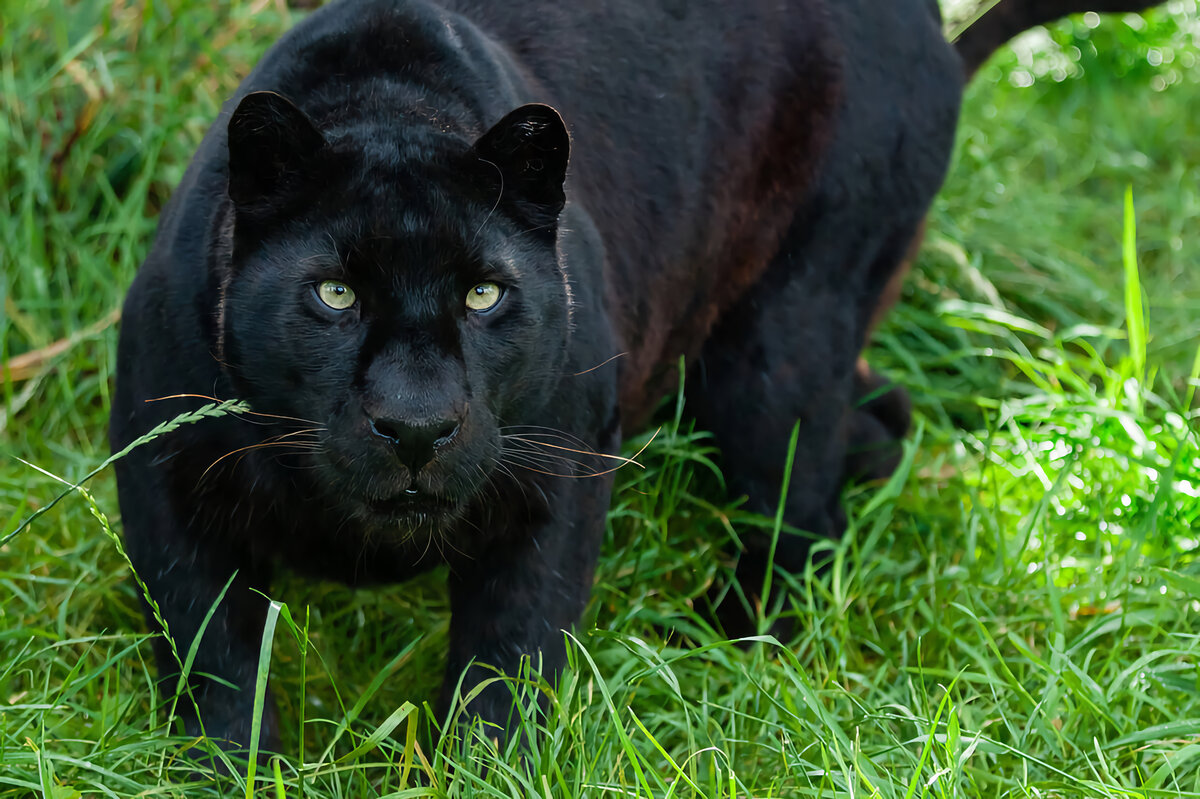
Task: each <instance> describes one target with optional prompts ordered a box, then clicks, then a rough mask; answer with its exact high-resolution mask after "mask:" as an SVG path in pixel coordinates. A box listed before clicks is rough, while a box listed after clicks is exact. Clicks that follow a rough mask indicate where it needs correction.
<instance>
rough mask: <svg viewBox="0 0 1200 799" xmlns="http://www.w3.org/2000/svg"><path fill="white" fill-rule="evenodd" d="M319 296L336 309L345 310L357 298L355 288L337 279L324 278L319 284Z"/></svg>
mask: <svg viewBox="0 0 1200 799" xmlns="http://www.w3.org/2000/svg"><path fill="white" fill-rule="evenodd" d="M317 297H319V298H320V300H321V302H323V303H325V304H326V305H328V306H329V307H330V308H332V309H333V310H335V311H344V310H346V309H347V308H349V307H350V306H352V305H354V302H355V300H356V299H357V298H356V297H355V296H354V289H352V288H350V287H349V286H347V285H346V284H345V283H339V282H338V281H336V280H322V281H321V282H320V283H318V284H317Z"/></svg>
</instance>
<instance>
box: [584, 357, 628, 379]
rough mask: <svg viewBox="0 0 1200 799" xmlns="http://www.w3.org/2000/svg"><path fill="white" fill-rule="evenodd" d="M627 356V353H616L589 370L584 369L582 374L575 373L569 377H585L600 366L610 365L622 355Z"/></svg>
mask: <svg viewBox="0 0 1200 799" xmlns="http://www.w3.org/2000/svg"><path fill="white" fill-rule="evenodd" d="M628 354H629V353H628V352H618V353H617V354H616V355H614V356H612V357H611V358H608V359H606V360H603V361H601V362H600V363H598V364H596V365H595V366H593V367H592V368H591V369H584V370H583V371H582V372H576V373H575V374H573V375H571V377H579V376H580V375H586V374H587V373H588V372H594V371H596V370H597V369H599V368H600V367H601V366H605V365H606V364H609V363H612V362H613V361H615V360H616V359H617V358H620V357H622V356H624V355H628Z"/></svg>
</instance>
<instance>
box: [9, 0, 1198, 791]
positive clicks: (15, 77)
mask: <svg viewBox="0 0 1200 799" xmlns="http://www.w3.org/2000/svg"><path fill="white" fill-rule="evenodd" d="M287 17H288V12H286V10H285V9H283V7H282V5H281V4H279V3H272V2H267V1H266V0H260V1H258V2H231V1H223V2H208V3H200V2H184V0H175V1H174V2H154V1H153V0H151V1H150V2H144V3H131V2H116V3H113V2H111V0H106V1H105V2H98V1H96V0H80V1H79V2H71V3H69V4H66V3H62V2H55V1H54V0H43V2H39V3H37V4H29V5H27V4H24V3H17V2H16V1H15V0H0V94H2V100H0V106H2V111H0V144H2V146H0V186H2V187H3V191H0V203H3V205H2V206H0V259H2V263H3V270H2V271H0V280H2V281H3V282H2V283H0V295H2V296H0V301H2V310H0V328H2V330H3V336H2V337H0V342H2V343H0V358H2V359H3V360H4V361H5V362H8V363H10V365H11V366H12V367H13V372H12V375H11V377H12V379H4V380H3V382H2V383H0V386H2V391H3V405H2V407H0V431H2V435H3V440H2V443H0V447H2V448H3V454H4V457H3V458H0V518H3V519H4V521H5V525H4V527H3V528H2V529H3V532H0V536H4V535H6V534H7V533H8V532H9V531H11V530H13V529H14V528H15V527H16V525H17V524H18V523H19V522H20V520H22V519H24V518H26V517H27V516H28V515H29V514H30V513H31V512H32V511H34V510H35V509H36V508H39V507H44V506H45V505H46V504H48V502H49V501H50V500H51V499H53V498H54V497H55V496H56V495H57V494H58V493H59V492H60V491H61V490H62V488H63V486H62V485H61V483H60V482H59V481H58V480H56V479H54V478H53V477H51V476H48V475H47V474H45V473H43V472H42V471H39V470H38V469H35V468H32V467H30V466H28V465H26V462H28V463H32V464H37V466H39V467H41V468H42V469H44V470H46V472H49V473H51V474H53V475H57V476H58V477H59V478H61V479H63V480H66V481H69V482H70V481H75V480H78V479H79V478H81V477H83V476H84V475H86V474H87V473H89V472H90V471H91V470H92V469H94V468H95V467H96V466H97V465H99V464H100V463H101V462H102V461H103V460H104V459H105V458H106V457H107V454H108V453H107V444H106V438H105V429H106V409H107V406H108V392H109V388H110V384H111V378H112V370H113V365H114V350H115V327H114V326H113V324H112V316H111V313H112V312H113V311H114V310H115V309H116V308H117V307H119V303H120V299H121V297H122V293H123V291H124V288H125V287H126V286H127V285H128V284H129V282H130V280H131V278H132V276H133V274H134V272H135V270H136V268H137V265H138V263H139V262H140V260H141V258H142V256H143V255H144V253H145V251H146V248H147V246H148V244H149V241H150V239H151V236H152V233H153V227H154V220H155V218H156V214H157V212H158V210H159V209H160V208H161V206H162V204H163V202H164V201H165V199H166V198H167V197H168V196H169V193H170V191H171V188H172V186H173V185H174V184H175V182H176V181H177V180H178V179H179V177H180V175H181V173H182V170H183V167H184V165H185V164H186V163H187V160H188V158H189V157H190V155H191V152H192V150H193V148H194V147H195V144H196V142H197V141H198V140H199V137H200V136H201V135H202V133H203V131H204V129H205V128H206V127H207V125H208V124H209V121H210V120H211V119H212V117H213V116H214V114H215V112H216V110H217V107H218V105H219V103H220V101H221V100H222V98H223V97H225V96H226V94H227V93H228V92H229V91H230V90H231V89H232V87H233V86H234V85H235V84H236V82H237V79H238V77H239V76H241V75H244V74H245V73H246V71H247V70H248V69H249V67H250V66H251V65H252V64H253V62H254V60H255V58H256V56H257V55H258V54H259V53H260V52H261V51H262V49H263V48H264V47H265V46H266V45H267V44H268V43H269V42H270V41H271V39H272V37H273V36H275V35H277V33H278V32H279V31H280V30H282V29H284V28H285V27H286V26H287V25H288V19H287ZM1198 36H1200V12H1198V10H1197V5H1196V2H1195V0H1174V1H1173V2H1172V3H1170V4H1169V6H1168V7H1167V8H1166V9H1161V10H1157V11H1155V12H1153V13H1148V14H1146V15H1145V16H1144V17H1127V18H1124V19H1108V20H1105V21H1103V22H1101V23H1100V24H1099V25H1098V26H1096V27H1091V23H1090V22H1084V21H1082V20H1077V21H1075V22H1072V23H1064V24H1061V25H1058V26H1055V27H1054V28H1053V29H1051V30H1050V31H1048V32H1042V33H1040V34H1035V35H1034V36H1033V37H1026V38H1024V39H1022V41H1021V42H1020V43H1018V45H1019V46H1018V47H1017V48H1016V50H1015V51H1012V50H1010V51H1006V52H1005V53H1003V54H1001V55H1000V56H998V57H997V59H996V60H995V61H994V62H993V63H992V64H991V65H989V66H987V67H986V68H985V69H984V70H983V72H982V73H981V74H980V76H979V77H978V79H977V81H976V82H975V84H974V86H973V87H972V90H971V92H970V96H969V98H968V100H967V103H966V107H965V109H964V115H963V122H962V127H961V133H960V137H959V146H958V149H957V153H956V159H955V165H954V168H953V171H952V174H951V176H950V179H949V181H948V184H947V186H946V189H945V190H944V192H943V193H942V195H941V196H940V197H939V198H938V200H937V202H936V204H935V207H934V209H933V212H932V216H931V224H930V235H929V238H928V242H927V245H926V248H925V250H924V252H923V254H922V257H921V261H920V264H919V265H918V268H917V270H916V272H915V273H914V275H913V278H912V279H911V280H910V281H909V284H908V287H907V288H906V290H905V302H904V304H903V305H902V306H901V307H900V308H899V309H898V310H897V312H896V313H895V314H893V316H892V318H891V320H890V321H889V322H888V323H887V325H886V326H885V327H884V329H883V330H882V331H881V332H880V335H879V336H878V341H877V343H876V345H875V346H874V347H873V348H872V351H871V358H872V360H873V361H874V362H875V363H876V364H877V365H879V366H880V367H882V368H883V369H885V370H886V371H887V372H889V373H890V374H892V375H893V376H895V377H896V378H897V379H898V380H900V381H902V382H903V383H905V384H907V385H909V386H910V387H911V389H912V393H913V396H914V398H915V400H916V413H917V415H916V429H915V431H914V433H913V435H912V437H911V439H912V441H911V446H910V447H909V449H908V450H907V452H906V458H905V461H904V464H903V466H902V468H901V471H900V472H899V473H898V474H897V475H896V477H895V478H894V479H893V480H892V481H891V482H889V483H888V484H887V485H886V486H882V487H878V486H876V487H869V488H858V489H852V490H851V491H849V492H848V494H847V497H846V503H847V508H848V510H849V515H850V518H851V529H850V531H849V533H848V534H847V536H846V538H845V539H844V540H843V541H841V542H839V543H837V544H833V545H831V554H832V556H833V560H832V565H831V566H830V567H829V568H828V569H827V570H825V571H822V572H821V573H819V574H813V573H809V574H802V575H789V576H784V575H776V577H775V580H776V583H775V587H774V590H773V592H772V595H773V596H774V597H775V598H776V599H777V604H774V605H772V606H771V607H769V608H767V609H766V619H765V621H770V620H771V619H773V618H775V617H776V616H777V615H778V614H788V615H791V616H794V617H795V618H796V619H797V620H798V622H799V623H798V624H797V625H796V630H797V631H796V633H795V634H794V635H793V636H792V637H791V638H790V639H789V640H786V641H778V642H777V641H774V640H771V639H763V640H762V641H760V642H758V643H755V644H753V645H751V646H745V647H738V646H734V645H732V644H729V643H727V642H724V641H723V640H722V639H721V637H720V636H719V635H718V634H716V633H715V632H714V631H712V630H711V629H710V628H709V627H708V625H707V624H706V622H705V620H704V616H703V614H701V613H698V612H697V606H698V605H699V601H700V598H701V597H702V596H703V594H704V591H705V589H706V588H707V586H708V585H709V584H710V582H711V581H712V579H713V578H714V576H715V575H716V574H717V573H718V571H719V570H722V569H726V568H728V563H727V562H725V561H724V560H723V558H722V555H721V554H720V551H721V548H722V546H723V545H724V544H725V543H726V542H727V541H728V540H729V538H730V537H731V536H736V535H737V534H738V533H739V532H740V531H745V530H747V529H749V528H750V527H751V526H753V525H760V526H762V525H765V526H767V528H768V529H769V528H770V525H771V523H772V520H770V519H766V520H764V519H758V518H752V517H749V516H748V515H747V514H745V513H742V512H740V511H739V510H738V508H737V502H736V498H725V497H724V496H723V494H722V492H721V490H720V486H719V481H718V480H717V479H716V477H715V476H714V472H713V469H712V467H711V460H710V458H711V455H712V452H711V450H710V448H709V444H708V441H707V439H706V437H705V436H704V435H703V433H702V432H700V431H694V430H691V429H690V428H689V427H688V425H687V424H686V422H677V421H676V420H674V419H673V418H671V415H670V413H669V410H668V413H667V416H666V418H665V419H664V429H663V432H662V433H661V434H660V435H659V437H658V439H656V440H655V442H654V443H653V444H652V445H651V446H650V448H649V449H648V450H647V451H646V453H645V454H644V455H643V456H642V460H643V461H644V462H645V464H646V466H647V468H646V469H645V470H644V471H637V470H625V471H623V472H622V477H623V480H622V481H621V485H620V488H619V491H618V492H617V494H616V496H615V498H614V503H613V510H612V514H611V517H610V530H609V537H608V542H607V545H606V550H605V556H604V558H603V561H602V562H601V564H600V568H599V572H598V574H597V578H596V585H595V590H594V592H593V600H592V603H591V605H590V607H589V610H588V616H587V619H586V621H585V624H583V625H581V627H580V629H579V630H577V631H576V633H575V636H574V637H573V638H572V640H571V642H570V654H571V667H570V668H569V669H568V671H567V672H566V674H565V676H564V678H563V679H562V680H561V681H560V683H559V684H558V685H557V686H553V687H552V686H550V685H548V684H546V683H545V682H544V681H543V680H541V679H540V678H539V677H537V675H536V674H535V673H529V674H525V675H521V676H519V677H517V678H514V679H512V680H511V682H510V684H511V685H512V687H513V690H514V691H517V692H544V693H546V694H548V695H549V704H548V708H549V709H548V711H547V714H546V716H545V717H543V718H536V719H533V718H531V719H527V720H526V724H525V727H526V729H530V730H532V729H534V728H537V729H540V730H541V732H540V734H537V735H533V736H531V738H530V741H531V742H526V743H525V744H524V745H517V744H514V746H513V747H511V748H509V749H508V750H507V751H504V752H499V753H497V752H494V751H492V749H491V747H490V746H489V744H488V743H487V742H486V740H482V739H480V738H479V737H478V736H471V735H450V736H446V737H444V738H440V739H439V738H437V737H436V736H435V735H434V733H433V729H434V727H435V726H436V722H437V721H438V720H435V719H433V718H432V717H431V714H430V712H429V710H428V708H427V706H426V702H427V701H428V700H430V699H431V698H432V697H433V696H434V695H435V692H436V688H437V683H438V679H439V674H440V670H441V664H442V662H443V660H444V651H445V645H446V636H447V619H448V612H447V600H446V596H445V594H444V592H443V591H442V589H441V588H440V586H439V577H438V575H432V576H430V577H429V578H426V579H422V580H419V581H417V582H415V583H410V584H406V585H405V586H404V587H403V588H401V589H394V590H383V591H373V592H368V591H360V592H353V591H350V590H347V589H345V588H342V587H339V586H336V585H324V584H322V585H317V586H310V585H304V584H303V583H301V582H300V581H297V580H293V581H290V582H285V583H284V584H281V585H280V586H278V588H277V590H276V594H275V596H274V597H273V598H274V599H276V600H277V601H278V602H279V603H281V604H279V605H277V606H276V612H277V616H276V617H275V627H274V636H273V639H272V640H270V641H269V643H271V646H269V647H266V648H264V661H266V660H268V659H269V664H270V672H271V675H272V680H273V684H274V686H275V689H276V692H277V694H278V695H279V696H280V698H281V700H282V701H281V717H282V718H283V719H284V720H285V731H284V749H285V751H284V752H283V756H282V757H268V756H267V755H266V754H262V755H260V756H258V757H257V758H256V759H255V763H256V765H255V767H254V771H253V776H252V777H250V778H248V774H249V770H248V769H247V768H246V767H245V766H239V770H238V773H237V774H236V775H235V776H234V777H232V778H230V780H228V781H226V782H225V783H223V784H214V783H213V782H212V781H211V780H207V779H200V780H196V781H192V782H186V780H187V778H188V776H189V775H191V774H192V773H193V772H194V771H195V769H196V766H195V765H194V764H191V763H189V762H187V761H186V760H185V759H184V757H183V754H182V753H183V751H184V750H186V749H187V747H188V745H189V744H190V743H191V742H190V741H187V740H183V739H180V738H178V737H172V736H171V728H170V726H169V721H168V719H169V714H170V708H171V706H172V702H173V698H174V697H173V691H172V687H171V686H164V685H158V684H157V683H156V681H155V678H154V670H153V668H152V664H150V663H149V662H148V661H149V652H150V646H149V640H148V635H149V634H148V633H147V632H146V630H145V627H144V624H143V622H142V620H141V612H140V608H139V604H138V588H137V584H136V582H135V581H134V580H133V579H132V578H131V575H130V570H129V567H128V565H127V563H126V562H125V561H124V559H123V557H122V555H121V554H120V549H119V546H118V544H117V542H118V541H119V539H114V538H113V537H110V536H109V535H107V534H106V533H107V532H108V531H109V527H110V526H109V524H108V522H107V521H106V517H107V518H112V519H113V522H114V524H113V526H115V527H116V528H117V529H118V530H119V523H117V519H116V516H117V504H116V499H115V491H114V485H113V479H112V474H111V470H107V471H102V472H101V473H100V474H99V475H98V476H97V477H95V478H94V479H93V480H92V481H91V482H90V483H89V492H90V493H88V494H87V495H80V494H79V493H75V494H73V495H72V496H70V497H68V498H67V499H65V500H64V501H63V502H61V503H60V504H59V505H57V506H56V507H54V508H52V509H50V510H49V511H48V512H46V513H45V514H44V515H42V516H41V517H39V518H38V519H37V520H36V521H35V522H34V523H33V524H32V525H30V526H29V527H28V528H26V529H25V530H23V531H22V532H20V533H19V534H18V535H16V536H14V537H12V538H11V539H10V540H7V541H6V542H5V543H3V544H2V545H0V797H32V796H39V797H45V798H47V799H50V798H53V799H70V797H76V796H81V795H82V796H106V797H132V796H187V797H189V798H190V797H203V796H217V795H235V794H237V795H251V794H252V793H253V794H256V795H259V796H264V797H265V796H269V797H301V796H304V797H318V798H319V797H334V796H345V797H369V796H388V797H395V799H400V797H418V796H433V797H475V796H487V797H495V796H522V797H524V796H537V797H575V796H646V797H651V796H652V797H661V798H662V799H666V798H667V797H700V796H703V797H714V798H721V799H724V798H726V797H728V798H730V799H731V798H732V797H735V796H736V797H739V798H740V797H749V796H754V797H796V796H813V797H816V796H863V797H875V796H877V797H905V799H908V797H939V798H940V797H956V796H1022V797H1024V796H1030V797H1032V796H1037V797H1131V796H1138V797H1152V796H1153V797H1158V796H1162V797H1167V796H1171V797H1175V796H1200V563H1198V562H1197V553H1198V551H1200V541H1198V540H1197V539H1198V538H1200V534H1198V533H1197V530H1200V499H1198V497H1200V440H1198V437H1197V432H1196V414H1195V411H1194V410H1193V408H1194V402H1193V399H1194V393H1195V389H1196V387H1197V372H1198V371H1200V361H1198V359H1197V354H1198V352H1200V350H1198V344H1200V339H1198V337H1197V335H1196V323H1195V320H1196V319H1197V318H1198V316H1200V275H1198V274H1197V273H1196V271H1195V270H1194V264H1195V263H1196V262H1197V261H1198V260H1200V250H1198V247H1197V243H1196V236H1195V235H1194V233H1195V231H1196V230H1197V222H1198V219H1200V91H1197V88H1198V87H1200V47H1197V44H1198V42H1197V37H1198ZM1127 190H1128V191H1129V192H1130V194H1128V195H1127ZM1127 197H1131V198H1132V212H1131V211H1130V206H1129V205H1128V204H1127ZM64 339H66V345H65V346H62V347H59V348H58V349H57V350H47V349H46V348H47V347H49V346H51V345H53V344H54V343H55V342H60V341H62V340H64ZM28 353H37V355H36V356H30V355H28ZM23 356H24V357H23ZM18 366H19V367H20V368H19V369H18V368H17V367H18ZM644 441H645V437H644V436H643V437H642V438H641V439H638V440H635V441H634V442H632V443H631V446H640V444H641V443H644ZM780 582H786V583H787V584H788V586H787V587H788V588H789V589H790V590H788V591H781V590H780ZM181 654H184V655H185V654H186V653H181ZM185 701H186V700H185Z"/></svg>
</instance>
